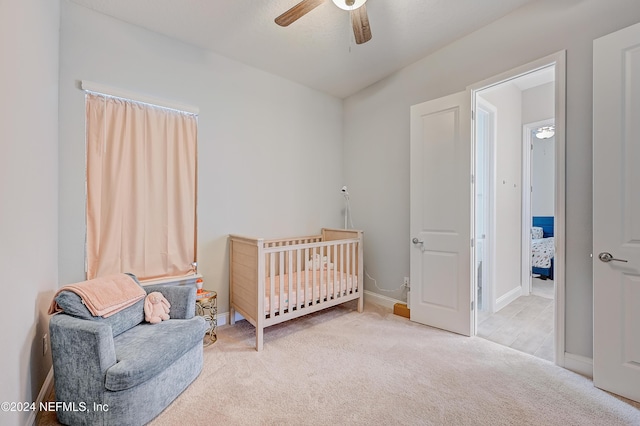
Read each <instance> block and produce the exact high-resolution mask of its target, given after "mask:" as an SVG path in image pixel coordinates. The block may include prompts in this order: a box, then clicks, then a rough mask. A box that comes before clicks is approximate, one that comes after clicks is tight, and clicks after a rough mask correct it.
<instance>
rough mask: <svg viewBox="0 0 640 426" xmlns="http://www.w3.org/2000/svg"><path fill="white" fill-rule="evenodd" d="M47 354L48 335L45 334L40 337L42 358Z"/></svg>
mask: <svg viewBox="0 0 640 426" xmlns="http://www.w3.org/2000/svg"><path fill="white" fill-rule="evenodd" d="M47 352H49V334H48V333H45V334H44V335H43V336H42V356H45V355H46V354H47Z"/></svg>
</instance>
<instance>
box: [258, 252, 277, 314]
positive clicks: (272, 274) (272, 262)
mask: <svg viewBox="0 0 640 426" xmlns="http://www.w3.org/2000/svg"><path fill="white" fill-rule="evenodd" d="M268 256H269V283H270V285H269V291H270V296H269V315H270V316H271V317H272V318H273V316H274V313H275V305H276V303H275V300H276V254H275V253H269V254H268ZM260 315H264V312H261V313H260Z"/></svg>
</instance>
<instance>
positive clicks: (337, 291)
mask: <svg viewBox="0 0 640 426" xmlns="http://www.w3.org/2000/svg"><path fill="white" fill-rule="evenodd" d="M337 253H338V246H337V245H335V244H334V245H333V255H332V256H331V260H332V263H333V298H334V299H335V298H337V297H339V295H340V286H341V285H342V283H341V282H340V281H338V280H339V278H338V268H337V263H336V257H337V256H336V255H337Z"/></svg>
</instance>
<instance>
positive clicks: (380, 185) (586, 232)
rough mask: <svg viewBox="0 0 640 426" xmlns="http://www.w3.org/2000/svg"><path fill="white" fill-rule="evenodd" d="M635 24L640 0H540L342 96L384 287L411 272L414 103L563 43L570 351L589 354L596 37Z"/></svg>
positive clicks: (361, 205) (354, 170)
mask: <svg viewBox="0 0 640 426" xmlns="http://www.w3.org/2000/svg"><path fill="white" fill-rule="evenodd" d="M638 21H640V2H638V1H637V0H568V1H557V0H541V1H538V2H535V3H532V4H529V5H526V6H524V7H523V8H521V9H519V10H517V11H515V12H513V13H511V14H509V15H507V16H505V17H504V18H502V19H500V20H498V21H496V22H495V23H492V24H490V25H488V26H486V27H484V28H482V29H480V30H478V31H476V32H474V33H473V34H471V35H469V36H467V37H463V38H461V39H459V40H458V41H456V42H454V43H452V44H451V45H449V46H446V47H444V48H443V49H441V50H440V51H438V52H436V53H434V54H432V55H430V56H427V57H425V58H423V59H422V60H420V61H418V62H416V63H414V64H412V65H410V66H408V67H406V68H404V69H402V70H400V71H399V72H397V73H395V74H393V75H391V76H389V77H388V78H385V79H384V80H382V81H380V82H378V83H376V84H373V85H372V86H370V87H368V88H366V89H365V90H362V91H361V92H359V93H357V94H355V95H353V96H351V97H349V98H347V99H346V100H345V105H344V108H345V113H344V123H345V129H344V135H345V147H344V153H345V158H344V161H345V169H344V173H345V178H346V179H345V183H346V184H347V185H348V186H349V191H350V193H351V201H352V203H351V205H352V210H353V217H354V222H355V225H356V227H359V228H362V229H364V230H365V232H366V234H365V250H364V252H365V266H366V268H367V269H368V270H369V272H370V273H371V274H372V275H374V276H375V278H376V279H377V280H378V285H379V286H381V287H387V288H395V287H397V286H398V285H400V284H401V283H402V277H404V276H408V275H409V249H410V238H409V237H410V236H409V107H410V106H411V105H414V104H418V103H420V102H424V101H427V100H430V99H435V98H439V97H442V96H445V95H448V94H451V93H456V92H459V91H462V90H464V89H465V88H466V87H467V86H468V85H471V84H474V83H476V82H479V81H482V80H484V79H487V78H489V77H492V76H494V75H497V74H500V73H502V72H505V71H507V70H510V69H513V68H515V67H517V66H520V65H522V64H525V63H528V62H531V61H533V60H536V59H538V58H542V57H545V56H547V55H549V54H552V53H554V52H558V51H561V50H566V51H567V139H566V145H567V147H566V150H567V151H566V156H567V164H566V172H567V176H566V178H567V182H566V185H567V187H566V193H567V199H566V216H567V217H568V218H571V220H567V224H566V230H567V235H566V330H565V333H566V334H565V335H566V350H567V352H570V353H572V354H576V355H581V356H584V357H588V358H590V357H591V356H592V344H593V339H592V334H593V330H592V305H593V303H592V274H591V257H590V253H591V237H592V236H591V232H590V229H591V222H592V215H591V201H592V199H591V191H592V187H591V177H592V172H591V170H592V167H591V164H592V155H591V148H592V143H591V127H592V122H591V117H592V44H593V40H594V39H595V38H597V37H600V36H602V35H605V34H608V33H610V32H613V31H616V30H618V29H621V28H624V27H626V26H629V25H631V24H634V23H636V22H638ZM366 288H367V289H368V290H370V291H377V290H376V289H375V287H373V285H372V283H371V282H370V280H367V281H366ZM390 296H391V297H396V298H402V297H404V296H403V294H402V293H401V292H396V293H395V294H392V295H390Z"/></svg>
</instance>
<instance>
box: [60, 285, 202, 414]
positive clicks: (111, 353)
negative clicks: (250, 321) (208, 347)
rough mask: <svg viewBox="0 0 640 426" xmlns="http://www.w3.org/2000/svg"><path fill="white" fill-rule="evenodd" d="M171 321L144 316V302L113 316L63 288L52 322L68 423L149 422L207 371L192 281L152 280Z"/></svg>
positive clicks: (61, 411)
mask: <svg viewBox="0 0 640 426" xmlns="http://www.w3.org/2000/svg"><path fill="white" fill-rule="evenodd" d="M144 289H145V291H146V292H147V293H150V292H152V291H159V292H161V293H162V294H163V295H164V296H165V297H166V298H167V300H168V301H169V303H170V304H171V312H170V316H171V319H170V320H167V321H162V322H161V323H159V324H149V323H146V322H144V307H143V306H144V300H140V301H139V302H138V303H136V304H134V305H132V306H130V307H128V308H126V309H124V310H122V311H120V312H118V313H116V314H114V315H112V316H110V317H107V318H102V317H93V316H92V315H91V313H90V312H89V310H88V309H87V308H86V307H85V306H84V305H83V303H82V300H81V299H80V297H79V296H78V295H77V294H75V293H73V292H68V291H63V292H61V293H60V294H59V295H58V296H57V297H56V301H57V302H58V304H59V305H60V306H61V307H62V309H63V310H64V312H63V313H59V314H57V315H54V316H53V317H52V318H51V321H50V323H49V330H50V335H51V353H52V357H53V372H54V384H55V393H56V400H57V401H59V402H63V403H64V404H61V405H60V407H61V409H60V410H58V411H57V415H58V420H59V421H60V423H63V424H68V425H95V424H100V425H143V424H145V423H147V422H149V421H150V420H152V419H153V418H154V417H156V416H157V415H158V414H160V413H161V412H162V410H164V409H165V407H167V406H168V405H169V404H170V403H171V402H172V401H173V400H174V399H175V398H176V397H177V396H178V395H180V393H182V391H184V390H185V389H186V388H187V386H188V385H189V384H190V383H191V382H192V381H193V380H195V378H196V377H197V376H198V375H199V374H200V371H201V370H202V358H203V352H202V339H203V336H204V333H205V330H206V323H205V321H204V319H203V318H201V317H197V316H195V315H194V312H195V296H196V293H195V292H196V289H195V288H194V287H183V286H167V285H154V286H145V287H144Z"/></svg>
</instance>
